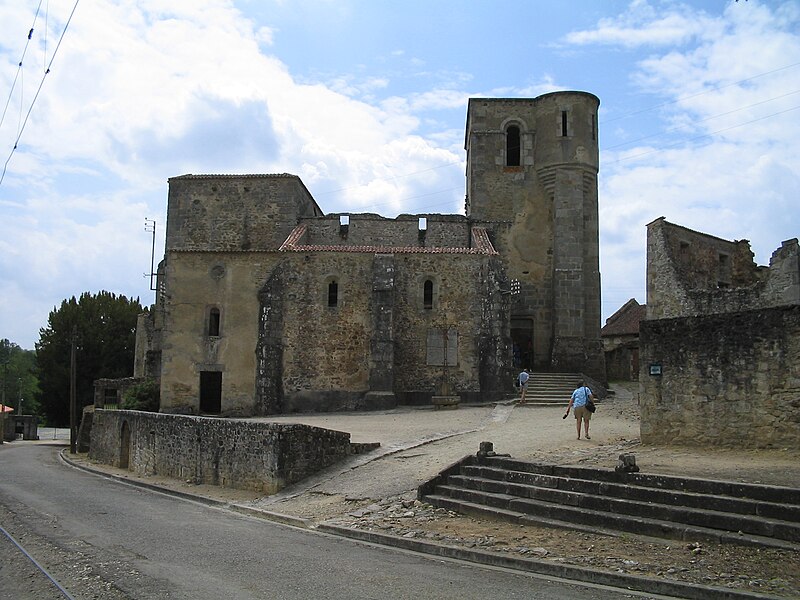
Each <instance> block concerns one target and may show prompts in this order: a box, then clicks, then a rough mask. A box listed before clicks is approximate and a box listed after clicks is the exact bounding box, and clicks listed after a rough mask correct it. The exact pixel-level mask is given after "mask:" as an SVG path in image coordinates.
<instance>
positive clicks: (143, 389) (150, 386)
mask: <svg viewBox="0 0 800 600" xmlns="http://www.w3.org/2000/svg"><path fill="white" fill-rule="evenodd" d="M159 403H160V390H159V386H158V383H157V382H156V381H155V380H154V379H145V380H144V381H142V382H141V383H136V384H134V385H132V386H131V387H129V388H128V389H127V390H126V391H125V395H124V396H123V398H122V406H120V408H122V409H125V410H144V411H148V412H158V407H159Z"/></svg>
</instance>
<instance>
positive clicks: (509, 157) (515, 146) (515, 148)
mask: <svg viewBox="0 0 800 600" xmlns="http://www.w3.org/2000/svg"><path fill="white" fill-rule="evenodd" d="M519 140H520V135H519V127H517V126H516V125H511V126H510V127H509V128H508V129H506V166H508V167H518V166H519V164H520V141H519Z"/></svg>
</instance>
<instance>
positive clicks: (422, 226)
mask: <svg viewBox="0 0 800 600" xmlns="http://www.w3.org/2000/svg"><path fill="white" fill-rule="evenodd" d="M427 228H428V218H427V217H420V218H419V230H420V231H425V230H426V229H427Z"/></svg>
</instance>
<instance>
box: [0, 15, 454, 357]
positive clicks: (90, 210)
mask: <svg viewBox="0 0 800 600" xmlns="http://www.w3.org/2000/svg"><path fill="white" fill-rule="evenodd" d="M28 4H30V3H28ZM51 4H52V3H51ZM34 9H35V7H34V6H33V5H32V4H31V5H30V6H19V5H17V3H16V2H12V1H11V0H5V1H3V0H0V18H2V19H3V23H4V24H6V23H8V24H16V25H15V29H17V30H19V31H23V32H27V29H28V27H29V22H28V19H29V18H30V17H31V15H32V14H33V10H34ZM65 18H66V16H65V15H63V14H62V15H59V16H58V18H56V17H54V18H53V19H52V21H51V31H50V32H49V33H48V40H49V42H48V43H50V44H52V39H53V37H54V36H55V34H56V33H57V32H58V31H59V27H62V26H63V23H64V20H65ZM4 29H5V27H4ZM23 37H24V36H23ZM2 43H3V42H2V41H0V44H2ZM32 43H33V46H32V49H31V54H30V56H31V64H36V62H37V61H39V62H41V59H42V56H43V50H44V41H43V37H39V36H36V37H35V38H34V39H33V40H32ZM272 44H274V39H273V37H272V30H271V29H269V28H265V27H258V28H256V27H255V26H254V24H253V23H251V22H249V21H248V20H246V19H244V18H242V15H241V14H240V13H239V12H238V11H237V10H235V9H234V8H233V7H232V6H231V5H230V4H229V3H228V2H225V1H221V0H220V1H215V0H205V1H202V2H194V1H192V2H188V1H183V2H174V1H170V2H166V1H158V0H152V1H148V2H139V3H129V2H114V1H111V0H106V1H96V2H92V3H83V4H81V5H80V6H79V8H78V12H77V14H76V17H75V18H74V19H73V21H72V23H71V25H70V29H69V30H68V32H67V34H66V36H65V38H64V43H63V44H62V46H61V48H60V50H59V55H58V56H57V58H56V61H55V63H54V68H53V71H52V72H51V74H50V75H49V76H48V78H47V80H46V83H45V87H44V88H43V94H42V95H41V97H40V99H39V100H38V101H37V104H36V106H35V108H34V111H33V113H32V114H33V118H32V119H31V121H30V123H29V125H28V127H27V129H26V130H25V132H24V136H23V143H22V144H21V145H20V148H19V150H18V151H17V152H16V153H15V155H14V157H13V160H12V161H11V163H10V169H9V172H8V174H7V175H6V179H5V180H4V182H3V184H2V187H0V207H2V210H3V216H4V218H3V219H2V220H0V239H2V240H3V242H4V243H3V248H4V249H6V250H9V249H10V250H11V251H7V252H6V253H5V254H4V255H3V256H2V257H0V275H1V276H2V277H0V279H2V281H0V298H2V300H0V310H2V311H3V312H2V313H1V314H4V315H5V316H4V320H3V322H2V323H0V325H1V326H2V327H0V329H2V330H1V331H0V337H9V338H10V339H13V340H15V341H18V343H22V344H23V345H24V346H26V347H31V346H32V342H33V336H34V335H35V331H36V330H37V329H38V327H37V328H31V323H30V321H31V318H30V313H35V317H33V318H32V320H34V321H36V322H38V323H39V324H40V326H41V325H44V324H45V322H46V316H47V312H49V311H50V310H51V309H52V308H53V306H56V305H58V304H59V303H60V301H61V300H62V299H63V298H68V297H70V296H72V295H74V294H80V293H81V292H83V291H91V292H97V291H99V290H100V289H107V290H109V291H114V292H117V293H125V294H126V295H128V296H137V295H139V296H142V299H143V302H145V303H149V301H150V299H149V298H148V296H149V295H150V292H149V289H148V287H149V280H147V279H145V278H143V277H142V274H143V273H145V272H147V271H149V257H150V240H149V238H148V235H147V234H146V232H144V230H143V225H144V217H151V218H156V219H157V220H158V221H159V227H160V228H162V230H160V231H159V238H160V239H159V243H160V244H163V241H161V240H162V239H163V215H164V212H165V206H166V191H167V187H166V180H167V178H169V177H172V176H175V175H180V174H183V173H187V172H194V173H201V172H261V173H270V172H291V173H297V174H299V175H300V176H301V177H303V179H304V181H305V182H306V184H307V185H308V186H309V189H310V190H311V191H312V193H314V194H318V192H322V193H320V194H319V198H318V201H319V202H320V204H321V205H322V207H323V210H328V211H333V210H360V209H361V207H372V206H378V208H377V209H375V210H377V211H380V212H382V213H384V214H392V213H396V212H404V211H406V210H408V208H409V206H411V205H423V206H424V205H425V203H426V201H427V200H428V199H427V198H424V199H422V200H417V201H414V200H412V201H409V200H408V199H409V198H415V197H417V196H419V195H420V194H421V190H422V189H423V188H425V186H429V187H427V191H430V189H431V188H434V189H437V190H438V189H444V190H449V189H450V188H452V187H453V185H454V184H453V182H454V181H457V182H458V183H459V184H460V185H461V186H462V187H463V174H462V171H461V166H460V164H459V161H460V156H458V155H456V154H453V153H452V152H451V151H450V150H442V149H440V148H438V147H437V144H436V143H433V142H431V141H428V140H426V139H424V138H422V137H421V136H420V135H419V132H418V131H417V130H418V128H419V124H420V120H419V117H418V116H417V114H416V113H417V112H418V111H422V110H425V109H426V108H428V105H429V104H430V100H428V101H425V102H422V103H421V105H418V106H414V104H413V103H406V102H392V101H386V102H384V103H383V104H382V105H380V106H376V105H374V104H370V103H368V102H365V101H363V100H360V99H359V97H360V96H363V97H364V98H366V99H369V96H370V94H372V93H374V92H375V91H377V90H381V89H384V88H386V86H387V85H388V80H387V78H385V77H377V76H368V77H365V78H363V79H362V80H360V81H355V80H345V79H342V80H340V81H339V82H338V83H336V84H335V85H332V86H324V85H321V84H307V83H306V84H303V83H298V82H297V81H295V79H294V78H293V77H292V75H291V74H290V73H289V71H288V69H287V67H286V65H285V64H283V63H282V62H281V61H280V60H279V59H278V58H276V57H275V56H272V55H269V54H265V52H264V49H265V48H268V49H269V48H271V47H272V46H271V45H272ZM50 48H52V46H50ZM19 52H20V49H19V48H13V49H9V48H7V47H5V46H0V56H2V63H3V64H5V65H6V66H7V65H9V64H14V63H13V61H15V60H17V57H18V55H19ZM11 72H13V71H11V70H10V69H9V68H6V69H2V74H0V84H3V85H4V86H5V85H6V84H7V85H8V86H9V87H10V80H8V74H9V73H11ZM27 78H28V80H30V79H31V77H30V75H29V74H28V77H27ZM27 85H30V84H29V83H28V84H27ZM29 89H30V88H26V97H29V96H28V94H29V93H30V92H29ZM17 104H18V105H17V106H14V107H12V112H13V111H17V112H18V111H19V110H20V105H19V102H17ZM446 104H448V105H449V104H452V100H451V101H449V102H446ZM14 133H15V132H14V128H13V127H5V126H4V127H3V128H2V130H0V147H2V148H7V147H10V143H9V138H10V136H11V135H12V134H14ZM431 165H448V167H449V168H444V169H436V170H432V171H431V172H430V174H429V176H427V177H416V178H415V179H414V180H413V181H411V180H410V179H408V178H405V177H403V175H404V174H406V173H410V172H414V171H423V170H425V169H427V168H430V167H431ZM437 182H438V183H437ZM326 189H327V190H332V189H335V190H339V191H337V192H336V193H329V194H325V193H324V191H325V190H326ZM459 195H462V196H463V191H462V192H461V194H458V193H455V192H452V191H449V193H447V194H445V200H444V201H445V202H447V203H448V204H449V205H448V206H447V207H446V210H445V211H444V212H450V211H451V208H452V206H451V205H453V204H455V201H454V199H455V198H457V197H458V196H459ZM436 200H437V201H438V202H440V203H441V202H442V198H441V197H437V198H436ZM161 247H163V246H160V247H157V249H156V256H157V258H158V256H159V254H160V252H161ZM32 298H36V300H31V299H32ZM22 306H25V307H26V310H25V311H24V312H25V314H26V315H28V316H27V317H26V320H27V322H24V323H23V322H22V321H23V320H21V319H14V320H7V319H8V317H10V316H11V315H14V314H17V313H18V312H20V311H19V310H18V308H15V307H22Z"/></svg>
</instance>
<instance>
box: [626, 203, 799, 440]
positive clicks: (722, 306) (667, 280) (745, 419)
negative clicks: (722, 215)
mask: <svg viewBox="0 0 800 600" xmlns="http://www.w3.org/2000/svg"><path fill="white" fill-rule="evenodd" d="M640 360H641V368H640V374H639V381H640V397H641V407H640V408H641V439H642V442H643V443H654V444H657V443H673V444H685V445H692V446H704V445H711V446H729V447H738V448H784V447H791V448H796V447H797V445H798V443H800V248H798V241H797V239H796V238H795V239H791V240H788V241H785V242H783V243H782V245H781V247H780V248H778V249H777V250H776V251H775V252H774V253H773V254H772V258H771V260H770V264H769V266H768V267H764V266H757V265H756V264H755V263H754V262H753V253H752V252H751V250H750V244H749V242H748V241H747V240H739V241H728V240H723V239H720V238H717V237H714V236H711V235H708V234H704V233H700V232H697V231H692V230H691V229H687V228H685V227H681V226H679V225H674V224H672V223H669V222H667V221H666V220H665V219H664V218H663V217H661V218H659V219H656V220H655V221H653V222H652V223H650V224H649V225H648V226H647V318H646V319H645V320H643V321H642V322H641V323H640Z"/></svg>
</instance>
